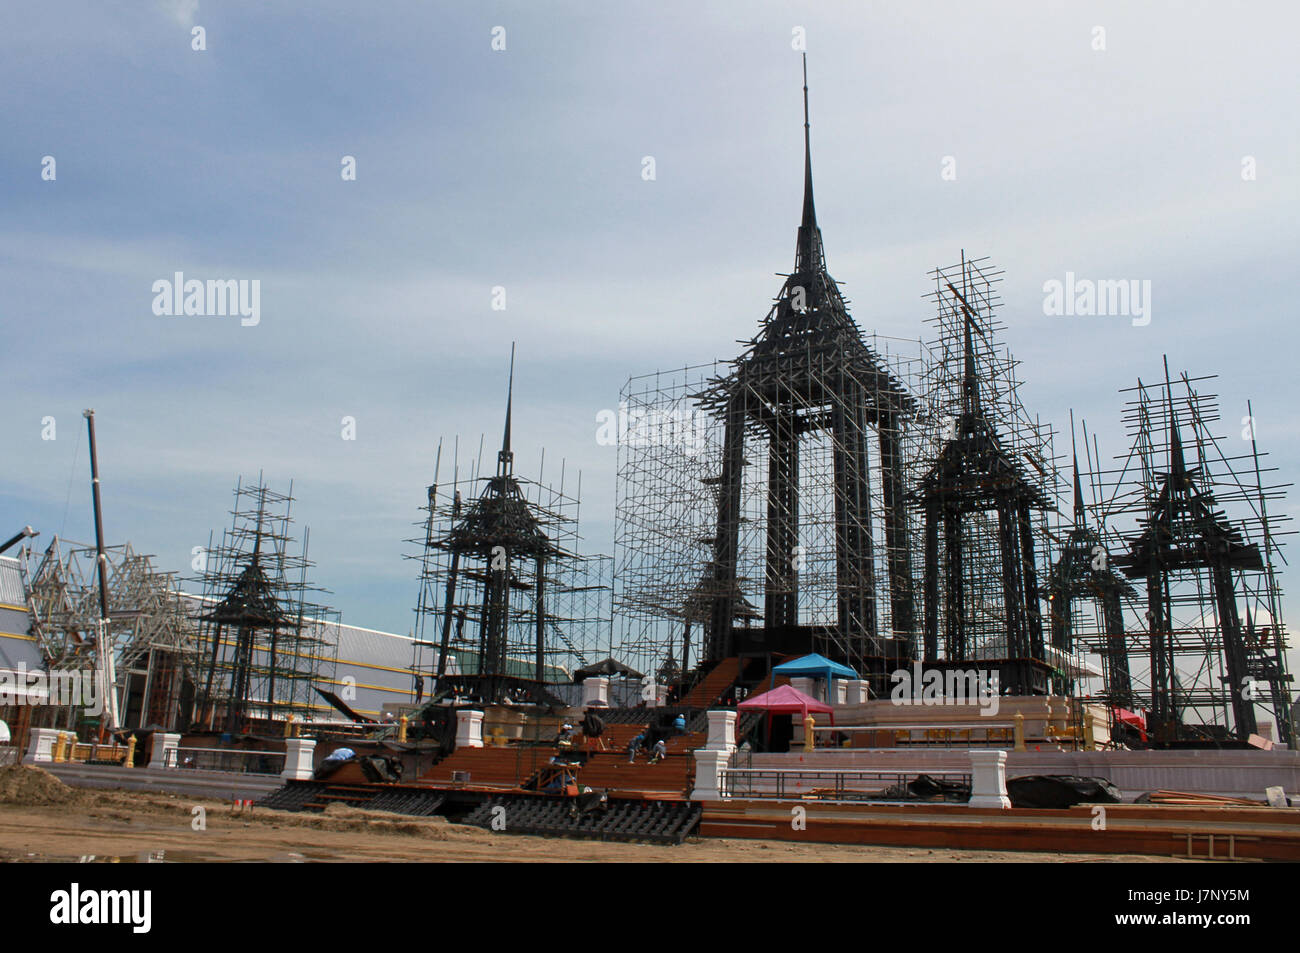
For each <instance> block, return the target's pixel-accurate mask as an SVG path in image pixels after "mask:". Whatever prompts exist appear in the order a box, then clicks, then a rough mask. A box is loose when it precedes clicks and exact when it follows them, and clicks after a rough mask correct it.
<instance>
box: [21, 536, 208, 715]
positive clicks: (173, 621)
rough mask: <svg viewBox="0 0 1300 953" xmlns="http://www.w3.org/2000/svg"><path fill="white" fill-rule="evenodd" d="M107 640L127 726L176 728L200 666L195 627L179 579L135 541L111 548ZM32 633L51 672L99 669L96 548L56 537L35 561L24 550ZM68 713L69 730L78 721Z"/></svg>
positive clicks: (107, 550) (108, 553)
mask: <svg viewBox="0 0 1300 953" xmlns="http://www.w3.org/2000/svg"><path fill="white" fill-rule="evenodd" d="M104 554H105V557H106V558H107V573H106V578H107V581H108V618H109V626H108V630H109V642H108V644H109V645H111V646H112V651H113V658H114V661H115V666H114V670H115V672H116V684H115V685H114V691H115V692H116V694H117V696H118V699H119V701H120V704H119V707H118V710H119V711H120V712H122V727H128V728H143V727H145V726H147V725H151V724H157V725H162V726H164V727H167V728H170V727H172V726H173V725H175V723H176V720H177V716H178V712H177V708H176V698H177V696H178V694H179V691H180V688H181V684H182V681H183V680H185V679H187V678H188V677H189V674H190V669H191V667H192V666H193V664H194V659H195V652H196V645H197V642H196V629H195V626H194V624H193V622H192V621H191V620H190V619H189V617H188V615H187V613H186V609H185V605H184V603H183V601H182V599H181V597H180V595H179V593H178V592H177V589H176V583H175V579H174V577H173V574H171V573H164V572H159V571H158V570H156V569H154V567H153V562H152V559H153V557H151V556H147V555H143V554H140V553H137V552H136V551H135V550H134V548H133V547H132V546H131V544H130V543H124V544H122V545H120V546H106V547H105V548H104ZM20 557H21V558H20V560H19V569H20V572H21V574H22V577H23V586H24V589H25V591H26V593H27V608H28V612H29V614H30V618H31V620H32V634H33V635H34V636H35V637H36V639H37V642H38V643H39V645H40V648H41V654H42V656H43V657H44V658H45V660H46V664H47V666H48V667H49V669H50V670H51V671H87V672H89V671H94V670H96V669H98V668H99V667H100V660H99V659H98V658H97V651H96V639H95V635H96V630H97V628H98V625H99V616H100V606H99V586H98V583H97V581H96V578H95V561H96V550H95V547H94V546H88V545H84V544H81V543H75V542H72V541H70V540H66V539H60V538H59V537H57V536H56V537H54V539H52V540H51V541H50V544H49V546H47V547H46V549H45V551H44V552H43V553H42V554H41V555H40V556H39V557H37V556H36V555H35V554H34V553H33V552H32V551H31V550H30V549H29V548H27V547H24V549H23V550H22V551H21V553H20ZM74 718H75V715H74V713H73V712H72V711H69V712H67V713H66V719H67V726H68V727H72V726H73V725H74V724H75V722H74V720H73V719H74Z"/></svg>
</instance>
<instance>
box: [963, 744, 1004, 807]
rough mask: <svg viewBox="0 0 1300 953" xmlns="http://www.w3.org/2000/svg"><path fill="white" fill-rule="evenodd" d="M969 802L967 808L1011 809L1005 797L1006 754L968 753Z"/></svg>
mask: <svg viewBox="0 0 1300 953" xmlns="http://www.w3.org/2000/svg"><path fill="white" fill-rule="evenodd" d="M970 768H971V774H970V801H969V802H967V804H966V806H967V807H998V808H1009V807H1011V798H1009V797H1007V753H1006V752H1005V751H977V750H972V751H971V753H970Z"/></svg>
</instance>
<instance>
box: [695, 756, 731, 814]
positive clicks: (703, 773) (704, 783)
mask: <svg viewBox="0 0 1300 953" xmlns="http://www.w3.org/2000/svg"><path fill="white" fill-rule="evenodd" d="M730 757H731V755H729V754H728V753H727V752H726V751H710V750H709V749H707V748H696V749H695V790H694V791H692V792H691V800H692V801H720V800H722V771H723V769H724V768H726V766H727V761H728V760H729V759H730Z"/></svg>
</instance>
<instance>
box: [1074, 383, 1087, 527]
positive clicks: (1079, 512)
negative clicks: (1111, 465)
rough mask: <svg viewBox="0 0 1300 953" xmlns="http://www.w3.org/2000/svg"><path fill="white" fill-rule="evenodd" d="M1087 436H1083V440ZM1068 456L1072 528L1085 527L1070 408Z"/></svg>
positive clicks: (1081, 486)
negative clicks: (1070, 461)
mask: <svg viewBox="0 0 1300 953" xmlns="http://www.w3.org/2000/svg"><path fill="white" fill-rule="evenodd" d="M1087 436H1088V435H1087V434H1086V433H1085V434H1084V438H1085V440H1086V439H1087ZM1070 454H1071V456H1073V457H1074V528H1075V529H1084V528H1085V527H1086V526H1087V513H1086V512H1085V510H1084V507H1083V483H1082V482H1081V481H1080V480H1079V448H1078V447H1077V446H1075V443H1074V408H1070Z"/></svg>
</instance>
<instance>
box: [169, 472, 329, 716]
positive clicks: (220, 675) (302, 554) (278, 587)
mask: <svg viewBox="0 0 1300 953" xmlns="http://www.w3.org/2000/svg"><path fill="white" fill-rule="evenodd" d="M234 496H235V504H234V509H233V510H232V511H231V514H230V516H231V522H230V526H229V527H228V528H226V529H225V530H224V531H223V532H222V537H221V542H220V544H219V545H213V544H212V541H211V537H210V538H209V545H208V548H207V550H206V553H205V556H204V566H203V570H202V575H201V576H200V577H199V579H198V580H197V582H199V583H200V584H201V587H202V596H201V597H200V599H199V600H198V602H197V605H196V606H195V609H194V612H195V618H196V621H197V622H198V625H199V658H198V666H199V672H198V677H197V679H196V680H195V684H196V688H197V699H196V701H197V707H196V710H195V713H194V721H195V722H196V723H197V724H198V725H199V726H201V727H203V728H207V729H210V730H221V731H224V732H229V733H239V732H244V731H248V730H250V729H251V728H253V727H254V726H255V723H258V722H260V723H262V725H263V726H265V725H266V723H268V722H272V721H283V720H284V719H286V718H288V717H289V716H291V715H292V716H294V717H297V718H299V719H302V718H305V717H307V716H309V715H310V714H311V713H312V711H313V710H314V702H313V696H312V691H313V684H312V683H313V682H314V681H315V680H316V679H317V677H318V674H319V672H320V671H321V670H322V668H326V669H328V668H330V667H331V666H333V664H334V663H335V661H336V659H335V657H334V656H335V654H336V653H337V651H338V645H337V643H336V642H335V641H334V640H333V639H331V638H330V637H329V631H330V628H331V626H336V625H337V624H338V622H339V614H338V613H337V612H335V611H334V610H332V609H329V608H328V607H326V606H323V605H320V604H318V603H316V602H314V601H309V597H312V598H314V595H315V594H317V593H322V592H324V591H325V590H322V589H319V588H317V587H315V586H313V585H311V584H310V583H309V581H308V570H309V569H310V568H311V567H312V566H313V565H314V564H313V563H312V562H311V561H310V560H309V559H308V557H307V552H308V543H309V535H310V534H309V532H308V531H307V530H305V529H304V530H303V535H302V542H301V546H300V547H299V546H298V541H297V539H296V538H295V537H294V536H293V535H292V532H293V520H292V516H291V512H292V505H293V501H294V497H293V485H292V483H291V484H290V486H289V491H288V492H287V493H281V492H277V491H275V490H273V489H271V488H270V487H269V486H267V485H266V484H265V483H264V482H263V481H262V478H261V476H260V475H259V477H258V479H257V481H256V482H255V483H245V482H244V481H243V479H242V478H240V480H239V481H238V483H237V484H236V487H235V491H234Z"/></svg>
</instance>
